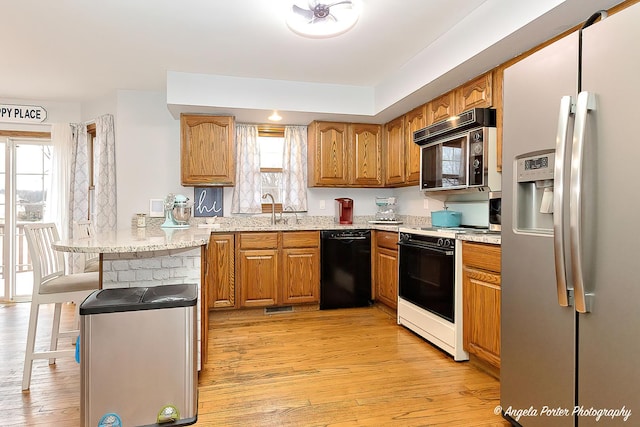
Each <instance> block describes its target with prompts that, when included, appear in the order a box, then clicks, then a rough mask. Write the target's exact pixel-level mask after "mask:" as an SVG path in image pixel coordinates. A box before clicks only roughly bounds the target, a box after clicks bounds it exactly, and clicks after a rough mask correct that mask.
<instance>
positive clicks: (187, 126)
mask: <svg viewBox="0 0 640 427" xmlns="http://www.w3.org/2000/svg"><path fill="white" fill-rule="evenodd" d="M180 135H181V136H180V170H181V178H182V185H186V186H189V185H234V183H235V149H234V145H235V144H234V139H235V125H234V118H233V117H231V116H224V117H222V116H203V115H195V114H181V115H180Z"/></svg>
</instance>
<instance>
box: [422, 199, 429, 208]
mask: <svg viewBox="0 0 640 427" xmlns="http://www.w3.org/2000/svg"><path fill="white" fill-rule="evenodd" d="M423 203H424V208H425V209H429V199H424V202H423Z"/></svg>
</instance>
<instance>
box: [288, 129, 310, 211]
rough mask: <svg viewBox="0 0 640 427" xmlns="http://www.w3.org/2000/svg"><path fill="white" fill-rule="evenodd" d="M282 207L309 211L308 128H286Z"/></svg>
mask: <svg viewBox="0 0 640 427" xmlns="http://www.w3.org/2000/svg"><path fill="white" fill-rule="evenodd" d="M283 156H284V157H283V161H282V188H283V196H282V206H291V207H292V208H293V210H295V211H306V210H307V127H306V126H285V128H284V150H283Z"/></svg>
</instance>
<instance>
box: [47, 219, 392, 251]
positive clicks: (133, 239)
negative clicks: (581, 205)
mask: <svg viewBox="0 0 640 427" xmlns="http://www.w3.org/2000/svg"><path fill="white" fill-rule="evenodd" d="M318 218H320V219H318ZM203 221H204V220H202V219H200V221H197V222H196V221H193V222H194V223H192V224H191V225H190V227H189V228H161V227H160V224H161V222H157V221H156V222H153V221H151V222H150V223H149V224H148V225H147V227H143V228H136V227H132V228H130V229H123V230H118V231H115V232H109V233H98V234H97V235H96V236H94V237H90V238H81V239H67V240H60V241H57V242H54V243H53V244H52V246H53V248H54V249H56V250H58V251H63V252H74V253H133V252H149V251H161V250H171V249H183V248H192V247H197V246H202V245H206V244H207V243H208V242H209V237H210V235H211V233H234V232H243V231H246V232H249V231H263V232H267V231H305V230H343V229H344V230H355V229H375V230H383V231H391V232H397V231H398V228H399V225H398V224H390V225H387V224H371V223H369V222H368V220H367V219H366V218H364V219H363V218H360V219H357V220H356V221H354V223H353V224H350V225H340V224H336V223H334V222H333V218H332V217H315V218H309V217H305V218H304V219H302V220H301V222H300V223H291V224H287V223H279V224H275V225H271V224H270V223H269V219H265V218H254V219H241V220H228V219H226V220H225V221H220V222H219V223H215V224H213V225H212V226H206V224H204V222H203Z"/></svg>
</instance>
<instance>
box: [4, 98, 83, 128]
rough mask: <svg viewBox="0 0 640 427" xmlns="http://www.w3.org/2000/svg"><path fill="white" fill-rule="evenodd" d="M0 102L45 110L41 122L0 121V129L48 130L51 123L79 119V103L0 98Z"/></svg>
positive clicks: (72, 121) (70, 121)
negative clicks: (32, 106)
mask: <svg viewBox="0 0 640 427" xmlns="http://www.w3.org/2000/svg"><path fill="white" fill-rule="evenodd" d="M0 104H14V105H35V106H38V107H43V108H44V109H45V110H46V111H47V118H46V120H45V121H44V122H43V123H38V124H22V123H0V129H2V130H19V131H34V132H49V131H50V130H51V124H52V123H75V122H79V121H81V108H80V103H75V102H55V101H43V100H37V99H11V98H0Z"/></svg>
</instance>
